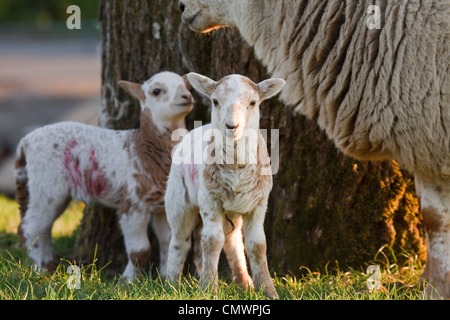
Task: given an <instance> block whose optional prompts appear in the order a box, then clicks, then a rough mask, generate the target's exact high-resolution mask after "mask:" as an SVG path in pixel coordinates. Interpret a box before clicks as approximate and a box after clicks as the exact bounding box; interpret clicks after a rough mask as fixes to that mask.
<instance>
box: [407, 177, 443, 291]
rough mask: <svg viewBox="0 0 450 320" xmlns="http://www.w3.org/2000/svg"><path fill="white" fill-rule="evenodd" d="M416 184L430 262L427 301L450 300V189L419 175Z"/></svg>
mask: <svg viewBox="0 0 450 320" xmlns="http://www.w3.org/2000/svg"><path fill="white" fill-rule="evenodd" d="M415 184H416V190H417V195H418V197H419V200H420V207H421V212H422V216H423V221H424V225H425V233H426V240H427V262H426V265H425V271H424V273H423V278H425V280H427V281H428V282H429V284H430V285H428V286H427V287H426V288H425V292H424V294H425V297H426V298H429V299H435V298H443V299H450V186H449V185H446V184H444V183H440V182H435V181H433V182H431V181H427V180H426V179H422V178H421V177H418V176H417V175H416V177H415Z"/></svg>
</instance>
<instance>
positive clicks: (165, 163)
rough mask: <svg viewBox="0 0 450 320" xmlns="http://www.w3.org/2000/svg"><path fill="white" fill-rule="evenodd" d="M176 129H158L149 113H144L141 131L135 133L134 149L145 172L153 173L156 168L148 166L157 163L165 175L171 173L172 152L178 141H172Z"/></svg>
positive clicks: (141, 119) (141, 120)
mask: <svg viewBox="0 0 450 320" xmlns="http://www.w3.org/2000/svg"><path fill="white" fill-rule="evenodd" d="M175 129H177V128H175V127H169V128H166V129H165V130H161V129H160V128H157V127H156V126H155V124H154V122H153V119H152V117H151V115H150V113H149V112H148V111H143V112H142V114H141V118H140V126H139V129H138V130H136V131H135V132H134V137H133V140H134V145H135V146H134V148H135V150H136V154H137V156H138V158H139V159H140V162H141V165H142V166H143V168H144V170H146V171H148V172H150V173H152V172H151V171H154V170H155V167H154V166H148V165H147V164H151V163H157V167H156V168H159V169H162V171H163V172H164V173H167V174H168V173H169V170H170V164H171V152H172V149H173V147H174V146H175V144H176V141H171V136H172V133H173V131H174V130H175Z"/></svg>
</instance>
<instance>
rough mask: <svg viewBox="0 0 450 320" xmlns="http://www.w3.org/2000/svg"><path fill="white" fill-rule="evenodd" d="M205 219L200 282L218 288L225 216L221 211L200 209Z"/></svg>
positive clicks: (203, 219)
mask: <svg viewBox="0 0 450 320" xmlns="http://www.w3.org/2000/svg"><path fill="white" fill-rule="evenodd" d="M200 215H201V217H202V221H203V228H202V240H201V247H202V259H203V261H202V262H203V263H202V271H201V274H200V283H201V285H202V286H203V288H205V289H206V288H207V287H209V286H213V288H214V289H216V288H217V285H218V283H219V278H218V274H217V269H218V266H219V258H220V253H221V252H222V248H223V245H224V242H225V235H224V233H223V216H222V214H221V213H219V212H214V211H212V210H203V209H200Z"/></svg>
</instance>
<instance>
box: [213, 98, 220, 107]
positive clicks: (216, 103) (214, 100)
mask: <svg viewBox="0 0 450 320" xmlns="http://www.w3.org/2000/svg"><path fill="white" fill-rule="evenodd" d="M213 103H214V105H215V106H216V107H218V106H219V101H217V100H216V99H213Z"/></svg>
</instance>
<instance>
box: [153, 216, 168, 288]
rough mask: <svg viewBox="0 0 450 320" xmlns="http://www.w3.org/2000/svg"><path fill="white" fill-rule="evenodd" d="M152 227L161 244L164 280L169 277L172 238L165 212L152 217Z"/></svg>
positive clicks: (162, 276)
mask: <svg viewBox="0 0 450 320" xmlns="http://www.w3.org/2000/svg"><path fill="white" fill-rule="evenodd" d="M152 225H153V231H154V232H155V234H156V237H157V238H158V243H159V265H160V266H159V274H160V276H161V279H163V280H164V279H165V278H166V277H167V258H168V254H169V245H170V238H171V232H170V227H169V223H168V222H167V217H166V212H165V211H164V210H162V211H160V212H157V213H154V214H153V215H152Z"/></svg>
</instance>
